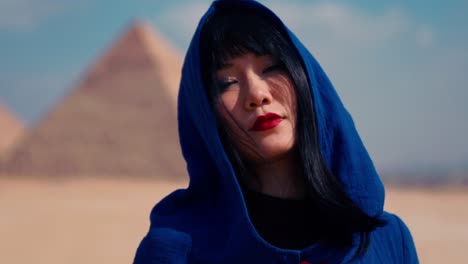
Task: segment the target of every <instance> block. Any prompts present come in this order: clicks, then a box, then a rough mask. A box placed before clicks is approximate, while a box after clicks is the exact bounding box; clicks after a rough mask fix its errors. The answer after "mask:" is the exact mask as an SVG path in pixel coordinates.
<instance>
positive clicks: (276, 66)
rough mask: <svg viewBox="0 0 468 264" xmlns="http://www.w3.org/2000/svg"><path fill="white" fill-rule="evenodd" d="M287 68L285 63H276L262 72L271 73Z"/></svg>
mask: <svg viewBox="0 0 468 264" xmlns="http://www.w3.org/2000/svg"><path fill="white" fill-rule="evenodd" d="M284 69H285V67H284V64H282V63H276V64H273V65H271V66H268V67H266V68H265V69H264V70H263V71H262V73H264V74H265V73H269V72H274V71H283V70H284Z"/></svg>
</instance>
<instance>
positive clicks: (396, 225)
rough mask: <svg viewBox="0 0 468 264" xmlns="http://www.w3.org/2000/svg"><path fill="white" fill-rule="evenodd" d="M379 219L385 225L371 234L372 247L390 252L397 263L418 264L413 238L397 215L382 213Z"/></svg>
mask: <svg viewBox="0 0 468 264" xmlns="http://www.w3.org/2000/svg"><path fill="white" fill-rule="evenodd" d="M380 219H382V220H384V221H386V223H387V224H386V225H385V226H383V227H380V228H377V229H376V230H375V231H374V232H372V240H373V241H372V242H371V243H372V246H374V247H376V248H378V249H381V250H386V251H388V252H392V255H393V257H392V258H393V259H395V258H397V259H401V262H399V263H411V264H412V263H419V262H418V257H417V253H416V248H415V245H414V241H413V237H412V235H411V232H410V230H409V229H408V227H407V225H406V224H405V222H404V221H403V220H402V219H401V218H400V217H399V216H397V215H395V214H392V213H388V212H384V213H383V214H382V215H381V216H380Z"/></svg>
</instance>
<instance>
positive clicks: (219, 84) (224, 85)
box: [216, 80, 237, 92]
mask: <svg viewBox="0 0 468 264" xmlns="http://www.w3.org/2000/svg"><path fill="white" fill-rule="evenodd" d="M236 83H237V81H235V80H232V81H217V82H216V86H217V87H218V89H219V90H220V92H224V91H225V90H226V89H227V88H229V86H231V85H233V84H236Z"/></svg>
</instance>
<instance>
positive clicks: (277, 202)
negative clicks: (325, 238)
mask: <svg viewBox="0 0 468 264" xmlns="http://www.w3.org/2000/svg"><path fill="white" fill-rule="evenodd" d="M243 193H244V199H245V201H246V204H247V209H248V211H249V216H250V220H251V221H252V223H253V225H254V226H255V229H256V230H257V232H258V233H259V234H260V236H261V237H262V238H263V239H265V240H266V241H268V242H269V243H270V244H272V245H274V246H277V247H279V248H284V249H296V250H299V249H303V248H306V247H308V246H310V245H312V244H313V243H315V242H317V240H318V234H317V227H318V226H317V223H316V222H315V221H314V220H315V218H314V213H313V211H314V210H313V209H312V207H311V206H310V203H309V202H308V201H306V200H305V199H303V200H294V199H283V198H278V197H273V196H270V195H266V194H262V193H259V192H256V191H253V190H250V189H248V188H245V187H244V188H243Z"/></svg>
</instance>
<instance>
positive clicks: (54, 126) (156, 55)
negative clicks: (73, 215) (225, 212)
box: [5, 21, 186, 178]
mask: <svg viewBox="0 0 468 264" xmlns="http://www.w3.org/2000/svg"><path fill="white" fill-rule="evenodd" d="M181 61H182V59H181V57H180V55H179V53H178V52H177V51H176V50H175V49H173V48H172V46H171V45H170V44H169V43H168V42H166V41H165V40H164V38H163V37H161V35H160V34H158V33H157V32H156V31H155V30H154V29H153V28H152V27H151V26H150V25H148V24H146V23H144V22H139V21H137V22H134V23H132V24H131V25H130V26H129V27H128V28H127V30H126V31H125V32H124V33H123V35H122V36H120V38H118V39H117V41H116V42H115V43H114V44H113V45H111V47H110V49H109V50H108V51H107V52H105V53H104V54H103V56H102V57H101V58H100V59H99V60H98V61H97V62H96V63H95V64H94V65H92V66H91V69H90V70H89V71H87V72H86V73H85V75H84V78H83V79H82V80H81V81H80V82H79V83H78V85H77V87H76V88H75V89H73V90H72V92H71V93H70V94H69V95H68V96H66V97H65V98H64V100H62V102H60V103H59V104H58V105H57V106H56V107H55V108H54V109H52V111H50V112H49V113H48V114H47V115H46V116H45V117H44V118H43V119H42V121H41V122H39V123H38V125H37V126H36V127H34V128H33V129H32V130H31V132H30V133H29V134H28V135H27V136H26V137H25V138H24V140H23V141H22V142H20V144H19V146H18V147H17V148H16V149H14V150H13V152H12V154H11V155H10V156H9V157H8V158H7V160H6V163H5V170H6V172H7V173H9V174H12V173H13V174H19V175H34V176H36V175H45V176H91V177H95V176H109V177H115V176H122V177H141V176H143V177H152V178H161V177H164V178H183V177H185V175H186V172H185V171H186V170H185V163H184V162H183V158H182V156H181V153H180V147H179V141H178V133H177V115H176V101H177V90H178V85H179V81H180V71H181Z"/></svg>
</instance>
